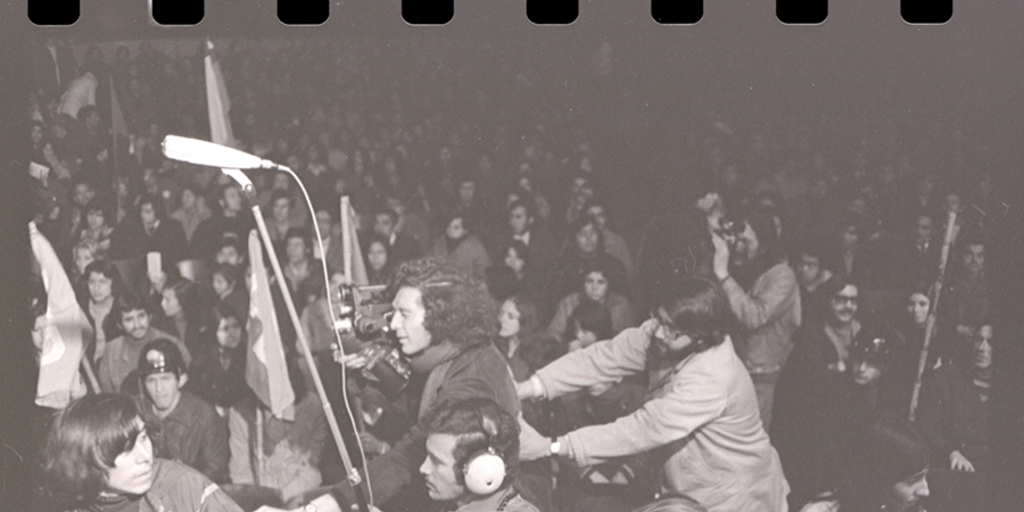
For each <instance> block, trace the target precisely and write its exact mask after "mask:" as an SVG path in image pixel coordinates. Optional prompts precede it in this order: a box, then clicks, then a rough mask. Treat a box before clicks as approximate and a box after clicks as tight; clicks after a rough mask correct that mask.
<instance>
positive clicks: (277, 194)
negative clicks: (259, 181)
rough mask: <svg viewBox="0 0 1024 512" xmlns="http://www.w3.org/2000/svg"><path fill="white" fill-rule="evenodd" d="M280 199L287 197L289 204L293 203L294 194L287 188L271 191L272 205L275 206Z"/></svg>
mask: <svg viewBox="0 0 1024 512" xmlns="http://www.w3.org/2000/svg"><path fill="white" fill-rule="evenodd" d="M278 199H287V200H288V206H291V205H292V195H291V194H290V193H289V192H288V191H287V190H281V189H276V190H274V191H273V192H271V193H270V207H271V208H273V207H274V204H275V203H277V200H278Z"/></svg>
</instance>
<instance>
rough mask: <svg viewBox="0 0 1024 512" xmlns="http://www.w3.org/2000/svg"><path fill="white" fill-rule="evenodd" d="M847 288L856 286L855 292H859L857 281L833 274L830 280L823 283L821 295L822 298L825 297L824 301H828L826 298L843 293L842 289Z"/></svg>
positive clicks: (841, 274)
mask: <svg viewBox="0 0 1024 512" xmlns="http://www.w3.org/2000/svg"><path fill="white" fill-rule="evenodd" d="M847 286H856V287H857V291H858V292H859V291H860V285H859V284H858V283H857V280H855V279H853V277H851V276H849V275H846V274H843V273H838V274H834V275H833V276H832V278H831V279H829V280H828V281H825V283H824V284H823V285H822V286H821V293H822V296H823V297H826V300H828V298H831V297H832V296H834V295H835V294H837V293H839V292H841V291H843V288H846V287H847Z"/></svg>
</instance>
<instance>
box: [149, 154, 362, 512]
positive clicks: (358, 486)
mask: <svg viewBox="0 0 1024 512" xmlns="http://www.w3.org/2000/svg"><path fill="white" fill-rule="evenodd" d="M162 149H163V153H164V155H165V156H167V157H168V158H171V159H174V160H180V161H184V162H189V163H192V164H196V165H205V166H210V167H220V168H221V170H223V171H224V174H227V175H228V176H229V177H230V178H231V179H233V180H234V181H236V182H237V183H238V184H239V185H240V186H241V187H242V191H243V192H244V193H245V195H246V197H247V198H248V199H249V203H250V204H251V205H252V213H253V217H255V220H256V227H257V230H258V231H259V233H260V239H261V240H262V241H263V247H264V249H265V250H266V252H267V255H268V257H269V259H270V266H271V268H272V269H273V271H274V277H275V278H276V279H277V283H278V287H279V288H280V290H281V296H282V297H283V299H284V303H285V307H286V308H287V310H288V316H289V318H291V321H292V325H293V326H295V334H296V338H297V340H298V342H299V343H300V344H301V345H302V353H303V356H304V357H305V359H306V364H307V366H309V373H310V376H311V377H312V378H313V384H314V385H315V387H316V392H317V395H319V397H320V402H321V404H322V405H323V410H324V414H325V415H326V416H327V424H328V426H329V427H330V429H331V435H332V437H333V438H334V443H335V445H337V447H338V454H339V455H341V460H342V462H343V463H344V465H345V471H346V474H347V480H348V483H349V484H350V485H351V486H352V488H353V490H355V495H356V500H357V501H358V506H359V510H361V511H363V512H369V511H370V504H371V503H372V501H371V500H372V496H373V493H372V491H371V490H370V482H369V480H368V479H363V477H362V476H361V475H360V474H359V471H358V469H356V468H355V467H353V465H352V459H351V457H350V456H349V453H348V448H347V446H348V445H346V444H345V439H344V438H343V437H342V433H341V429H340V427H339V426H338V420H337V418H335V416H334V410H333V408H332V407H331V402H330V400H328V399H327V392H326V390H325V389H324V384H323V380H322V379H321V378H320V372H319V370H317V367H316V360H314V359H313V353H312V351H310V348H309V342H308V341H307V340H306V334H305V332H304V331H303V329H302V324H301V322H300V320H299V314H298V312H297V311H296V309H295V304H294V302H293V301H292V296H291V293H290V292H289V290H288V289H287V284H286V283H287V281H286V280H285V277H284V272H283V271H282V270H281V263H280V261H278V259H277V253H275V252H274V249H273V244H272V243H271V240H270V232H269V231H268V230H267V224H266V222H265V221H264V220H263V213H262V211H261V210H260V206H259V203H257V202H256V188H255V187H254V186H253V184H252V181H251V180H249V178H248V177H247V176H246V175H245V174H244V173H242V171H241V169H271V170H277V171H284V172H287V173H289V174H291V175H292V177H293V178H295V181H297V182H298V184H299V188H300V189H301V190H302V193H303V195H304V196H305V199H306V203H307V205H310V209H312V207H311V204H310V202H309V194H308V193H307V192H306V189H305V187H303V186H302V182H301V181H300V180H299V179H298V176H295V173H294V172H292V170H291V169H289V168H288V167H285V166H282V165H279V164H276V163H274V162H271V161H270V160H265V159H262V158H260V157H258V156H256V155H250V154H248V153H246V152H244V151H239V150H237V149H233V148H229V147H226V146H222V145H220V144H215V143H212V142H207V141H204V140H198V139H190V138H187V137H179V136H177V135H168V136H166V137H165V138H164V141H163V144H162ZM314 213H315V212H312V211H311V212H310V214H314ZM315 217H316V215H313V218H314V219H315ZM313 229H314V231H315V232H316V235H317V242H318V243H320V244H321V253H323V250H322V249H323V244H322V242H321V237H320V228H319V226H317V224H316V222H313ZM250 257H255V255H250ZM326 265H327V264H326V261H325V258H321V267H322V270H323V273H324V277H325V279H327V281H325V285H326V284H327V283H328V282H329V281H330V279H329V276H327V266H326ZM328 288H329V285H328ZM327 294H328V295H327V296H328V297H330V290H329V289H328V290H327ZM335 336H338V333H337V331H335ZM339 345H340V340H339ZM344 368H345V367H344V365H342V372H343V373H342V386H344V385H345V382H344ZM347 413H348V416H349V419H350V420H351V423H352V435H353V436H355V437H356V439H355V443H356V446H359V449H360V452H362V445H361V443H360V441H359V439H358V436H356V434H355V420H354V418H353V416H352V411H351V409H347ZM362 460H365V456H364V457H363V458H362ZM360 466H361V467H364V468H365V464H361V465H360Z"/></svg>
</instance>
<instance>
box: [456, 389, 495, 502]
mask: <svg viewBox="0 0 1024 512" xmlns="http://www.w3.org/2000/svg"><path fill="white" fill-rule="evenodd" d="M472 403H473V409H474V410H475V411H476V415H477V419H478V420H479V422H480V428H481V429H482V430H483V431H484V436H486V440H487V446H486V447H484V448H483V449H481V450H477V451H475V452H473V453H472V454H470V455H468V456H467V457H466V458H465V459H463V461H464V462H462V464H461V466H462V471H461V474H462V479H463V483H464V485H465V486H466V489H469V491H470V492H472V493H473V494H477V495H481V496H486V495H488V494H492V493H493V492H494V491H496V490H498V489H499V488H500V487H501V484H502V483H504V482H505V459H503V458H502V457H501V454H500V453H499V452H498V450H496V449H495V448H494V446H493V445H492V444H491V443H492V441H493V439H494V437H495V436H497V435H498V425H500V422H501V415H500V413H499V411H498V410H497V406H496V405H495V404H494V402H491V401H490V400H483V399H474V400H472ZM485 409H487V410H486V411H485Z"/></svg>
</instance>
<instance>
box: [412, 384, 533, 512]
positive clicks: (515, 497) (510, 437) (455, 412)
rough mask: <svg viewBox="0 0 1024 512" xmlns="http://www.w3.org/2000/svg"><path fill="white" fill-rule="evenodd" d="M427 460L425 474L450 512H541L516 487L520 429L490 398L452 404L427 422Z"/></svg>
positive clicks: (432, 491)
mask: <svg viewBox="0 0 1024 512" xmlns="http://www.w3.org/2000/svg"><path fill="white" fill-rule="evenodd" d="M423 422H424V426H425V428H426V430H427V432H428V434H427V445H426V446H427V457H426V460H424V461H423V464H422V465H421V466H420V474H422V475H423V479H424V480H425V481H426V484H427V492H428V493H429V494H430V498H431V499H432V500H434V501H437V502H442V503H443V504H444V505H443V508H442V510H444V511H445V512H450V511H454V512H492V511H497V512H537V507H535V506H533V505H532V504H531V503H530V502H528V501H526V500H524V499H523V497H522V496H520V495H519V493H518V492H517V491H516V490H515V488H513V487H512V480H513V479H514V478H515V475H516V472H517V470H518V466H519V424H518V423H517V422H516V419H515V418H514V417H512V416H510V415H509V414H508V413H506V412H504V411H502V410H501V408H500V407H498V405H497V404H495V403H494V402H493V401H491V400H489V399H487V398H471V399H469V400H462V401H459V402H448V403H445V404H442V405H440V406H439V407H436V408H434V410H433V411H431V413H430V414H428V415H427V417H426V418H424V420H423Z"/></svg>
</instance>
